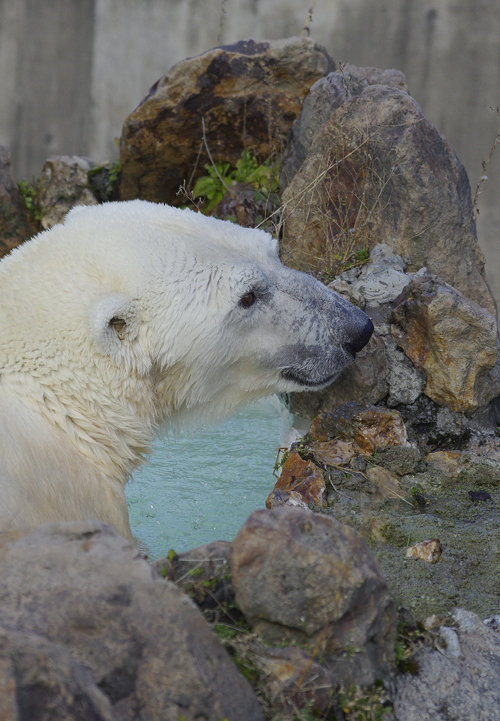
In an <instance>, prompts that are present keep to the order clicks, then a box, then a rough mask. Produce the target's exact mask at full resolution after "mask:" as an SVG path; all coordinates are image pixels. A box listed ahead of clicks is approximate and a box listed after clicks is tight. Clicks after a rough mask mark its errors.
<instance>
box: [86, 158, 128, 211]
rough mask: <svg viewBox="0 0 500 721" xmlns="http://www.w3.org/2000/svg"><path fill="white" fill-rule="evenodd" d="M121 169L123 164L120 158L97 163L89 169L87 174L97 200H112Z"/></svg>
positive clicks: (102, 201)
mask: <svg viewBox="0 0 500 721" xmlns="http://www.w3.org/2000/svg"><path fill="white" fill-rule="evenodd" d="M121 171H122V166H121V163H120V161H119V160H113V161H109V162H107V163H103V164H102V165H95V166H94V167H93V168H91V169H90V170H89V172H88V174H87V176H88V179H89V185H90V187H91V188H92V190H93V191H94V195H95V196H96V198H97V200H99V201H100V202H101V203H105V202H106V201H108V200H111V195H112V193H113V189H114V187H115V184H116V181H117V180H118V176H119V175H120V173H121Z"/></svg>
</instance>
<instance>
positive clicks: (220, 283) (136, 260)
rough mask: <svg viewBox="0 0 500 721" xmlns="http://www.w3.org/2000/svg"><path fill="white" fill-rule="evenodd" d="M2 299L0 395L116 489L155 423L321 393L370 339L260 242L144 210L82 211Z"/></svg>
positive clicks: (347, 310)
mask: <svg viewBox="0 0 500 721" xmlns="http://www.w3.org/2000/svg"><path fill="white" fill-rule="evenodd" d="M0 304H1V306H2V308H7V312H6V313H5V314H4V317H3V319H2V320H0V326H1V327H0V338H1V340H0V379H1V382H2V384H3V387H4V388H7V387H8V388H9V390H10V391H11V392H12V393H15V394H17V395H18V396H19V397H21V398H22V399H23V401H24V402H25V403H27V404H28V405H29V406H30V407H31V408H33V409H34V410H35V411H36V412H37V413H40V414H41V415H43V416H44V417H45V418H46V419H47V420H49V421H50V422H51V423H52V424H53V425H55V426H57V427H58V428H59V429H61V430H62V431H63V432H64V433H65V434H66V435H67V436H68V437H69V438H70V439H71V441H72V442H73V443H74V444H76V445H77V447H78V449H79V450H80V451H81V452H82V453H84V454H85V455H86V456H87V457H90V458H91V459H92V461H93V462H94V463H96V464H97V465H99V467H100V468H101V469H102V468H104V469H106V472H107V473H110V472H111V471H110V470H109V468H110V465H111V466H113V464H114V466H116V467H118V468H119V473H118V472H116V473H115V476H116V475H118V476H120V475H121V477H123V478H125V477H126V475H127V474H128V473H129V472H130V470H131V469H132V468H133V467H134V465H136V464H137V462H138V459H140V456H141V453H142V452H143V451H144V450H145V449H147V447H148V445H149V443H150V441H151V436H152V429H153V428H154V426H155V425H157V424H158V423H159V422H160V421H161V420H162V419H164V418H172V417H174V416H175V415H178V414H183V415H186V414H187V415H189V414H195V415H200V414H204V415H205V416H208V417H214V418H221V417H223V416H225V415H226V414H227V413H230V412H232V411H234V410H235V409H236V408H237V407H238V406H240V405H241V404H243V403H245V402H247V401H251V400H253V399H256V398H258V397H261V396H263V395H267V394H270V393H275V392H291V391H300V390H303V389H309V390H310V389H319V388H322V387H324V386H326V385H327V384H329V383H331V382H332V381H333V380H334V379H335V378H336V377H337V376H338V374H339V373H340V372H341V371H342V369H343V368H344V367H345V366H346V365H347V364H349V363H351V362H352V360H353V358H354V356H355V354H356V352H357V351H358V350H360V349H361V348H362V347H363V346H364V345H365V344H366V343H367V342H368V340H369V338H370V335H371V333H372V329H373V327H372V324H371V321H370V320H369V319H368V317H367V316H366V315H365V314H364V313H363V312H362V311H361V310H359V309H358V308H355V307H354V306H352V305H351V304H349V303H348V302H346V301H345V300H343V299H342V298H341V297H340V296H339V295H337V294H336V293H334V292H332V291H330V290H328V289H327V288H326V287H325V286H324V285H322V284H321V283H320V282H318V281H317V280H315V279H314V278H312V277H310V276H308V275H305V274H303V273H299V272H297V271H294V270H290V269H289V268H286V267H284V266H283V265H282V264H281V262H280V260H279V258H278V254H277V248H276V241H275V240H274V239H273V238H272V237H271V236H270V235H268V234H267V233H265V232H263V231H260V230H251V229H245V228H241V227H238V226H236V225H234V224H232V223H229V222H224V221H220V220H216V219H214V218H207V217H205V216H203V215H201V214H198V213H195V212H192V211H189V210H180V209H175V208H171V207H167V206H161V205H156V204H153V203H148V202H145V201H140V200H135V201H130V202H125V203H108V204H105V205H101V206H94V207H79V208H76V209H74V210H72V211H71V212H70V213H69V214H68V216H67V217H66V220H65V223H64V225H59V226H54V227H53V228H52V229H51V230H48V231H45V232H43V233H41V234H40V235H39V236H37V237H36V238H35V239H33V240H32V241H30V242H28V243H25V244H24V245H23V246H21V247H20V248H19V249H17V250H16V251H14V252H13V253H12V254H11V256H9V257H8V258H6V259H4V260H3V261H2V263H0ZM115 470H116V468H115Z"/></svg>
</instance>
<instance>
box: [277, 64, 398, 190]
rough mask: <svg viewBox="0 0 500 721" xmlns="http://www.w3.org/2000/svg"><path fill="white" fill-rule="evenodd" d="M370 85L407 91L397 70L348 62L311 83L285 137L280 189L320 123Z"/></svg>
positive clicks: (304, 157) (285, 183)
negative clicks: (360, 65) (298, 113)
mask: <svg viewBox="0 0 500 721" xmlns="http://www.w3.org/2000/svg"><path fill="white" fill-rule="evenodd" d="M370 85H387V86H390V87H394V88H398V89H399V90H404V91H407V86H406V78H405V76H404V75H403V73H401V72H400V71H399V70H379V69H378V68H358V67H356V66H355V65H351V64H350V63H345V64H344V65H343V66H342V69H341V70H339V71H338V72H333V73H329V74H328V75H327V76H326V77H324V78H320V79H319V80H317V81H316V82H315V83H314V85H313V86H312V88H311V89H310V91H309V93H308V95H307V96H306V98H305V100H304V104H303V105H302V112H301V113H300V115H299V117H298V118H297V120H295V121H294V123H293V125H292V130H291V132H290V136H289V138H288V140H287V145H286V148H285V152H284V154H283V159H282V161H281V169H280V186H281V189H282V190H284V189H285V188H286V187H287V185H289V184H290V182H291V181H292V180H293V178H294V176H295V175H296V173H297V171H298V170H299V169H300V167H301V165H302V163H303V162H304V160H305V159H306V157H307V154H308V152H309V149H310V147H311V143H312V141H313V138H314V136H315V134H316V133H317V131H318V130H319V129H320V128H321V126H322V125H324V123H325V122H326V121H327V120H329V118H330V116H331V115H332V114H333V113H334V112H335V110H337V108H339V107H340V106H341V105H342V104H343V103H344V102H345V101H346V100H347V99H350V98H353V97H355V96H357V95H361V93H362V92H363V91H364V90H366V88H367V87H369V86H370Z"/></svg>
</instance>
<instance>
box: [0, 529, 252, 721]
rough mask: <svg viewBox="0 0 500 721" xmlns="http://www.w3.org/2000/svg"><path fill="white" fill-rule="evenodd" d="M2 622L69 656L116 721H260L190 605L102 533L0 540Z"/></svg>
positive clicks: (111, 534) (247, 691)
mask: <svg viewBox="0 0 500 721" xmlns="http://www.w3.org/2000/svg"><path fill="white" fill-rule="evenodd" d="M0 616H1V618H2V623H3V624H4V625H5V626H8V627H10V628H11V629H13V630H22V632H23V633H34V632H36V633H37V634H38V635H40V636H42V637H43V638H44V639H46V641H48V642H50V643H53V644H59V645H61V646H63V647H64V648H65V649H66V650H67V651H68V652H69V653H71V655H72V656H73V658H74V659H75V660H76V661H77V662H78V663H79V664H82V665H83V666H85V667H86V668H87V669H88V671H89V672H90V675H91V677H92V679H93V682H94V683H95V684H96V685H97V686H98V687H99V688H100V690H101V691H102V692H103V693H104V694H105V695H106V696H107V697H108V699H109V701H110V702H111V706H112V712H113V714H114V715H115V717H116V718H117V719H132V718H134V717H135V716H136V709H138V708H140V709H141V714H142V715H143V716H144V717H147V718H148V719H158V720H160V719H161V720H162V721H163V720H166V721H168V720H169V719H172V720H174V719H178V718H179V717H180V716H184V718H185V719H186V720H187V721H189V720H191V719H193V720H194V719H195V718H199V717H200V715H203V717H204V718H206V719H209V720H210V719H213V720H214V721H220V719H221V718H224V717H227V718H230V719H241V720H242V721H243V719H244V720H245V721H247V719H256V720H257V719H259V721H260V720H261V719H262V714H261V711H260V707H259V703H258V701H257V698H256V697H255V695H254V693H253V691H252V689H251V688H250V686H249V685H248V683H247V682H246V681H245V679H243V677H242V676H241V675H240V674H239V672H238V671H237V670H236V668H235V666H234V665H233V664H232V662H231V661H230V659H229V657H228V656H227V654H226V652H225V651H224V649H223V648H222V646H221V645H220V644H219V642H218V640H217V639H216V637H215V635H214V634H213V633H212V631H211V630H210V627H209V626H208V624H207V623H206V621H205V620H204V619H203V617H202V616H201V614H200V612H199V611H198V609H197V608H196V607H195V606H194V604H193V603H192V601H190V599H189V598H188V597H187V596H186V595H185V594H183V593H182V592H181V591H180V590H179V589H178V588H176V587H175V586H174V585H173V584H171V583H168V582H166V581H164V580H162V579H161V578H160V577H159V576H158V575H157V574H156V573H155V571H154V570H153V569H152V568H151V566H150V565H149V564H148V563H147V562H146V561H144V560H143V559H142V558H140V556H139V555H138V553H137V550H136V549H135V548H134V547H133V546H132V545H131V544H130V543H129V542H128V541H126V540H125V539H124V538H123V537H121V536H119V535H118V534H117V533H116V532H115V531H114V530H113V529H112V528H111V527H109V526H106V525H104V524H100V523H97V522H93V521H89V522H81V523H62V524H54V525H51V526H40V527H39V528H37V529H35V530H33V531H31V532H29V533H28V534H26V535H21V534H17V538H16V537H14V538H13V537H12V536H9V534H6V536H4V535H3V534H2V535H0Z"/></svg>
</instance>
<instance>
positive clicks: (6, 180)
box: [0, 145, 40, 258]
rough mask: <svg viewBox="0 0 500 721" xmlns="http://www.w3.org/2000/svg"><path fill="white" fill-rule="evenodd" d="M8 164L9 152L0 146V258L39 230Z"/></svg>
mask: <svg viewBox="0 0 500 721" xmlns="http://www.w3.org/2000/svg"><path fill="white" fill-rule="evenodd" d="M10 164H11V158H10V153H9V151H8V150H7V148H5V147H4V146H3V145H0V258H1V257H2V256H4V255H7V253H10V251H11V250H12V249H13V248H15V247H17V246H18V245H20V244H21V243H22V242H23V241H24V240H28V238H31V237H32V236H33V235H35V234H36V233H37V232H38V231H39V230H40V227H39V225H38V223H37V222H36V221H35V218H34V217H33V215H32V214H31V213H29V212H28V209H27V208H26V204H25V202H24V199H23V197H22V195H21V193H20V192H19V186H18V185H17V183H16V181H15V180H14V178H13V177H12V175H11V172H10Z"/></svg>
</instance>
